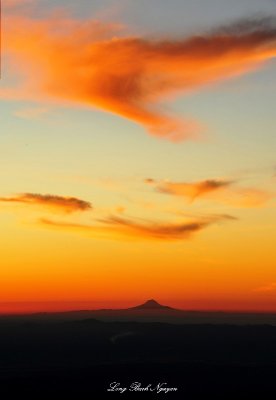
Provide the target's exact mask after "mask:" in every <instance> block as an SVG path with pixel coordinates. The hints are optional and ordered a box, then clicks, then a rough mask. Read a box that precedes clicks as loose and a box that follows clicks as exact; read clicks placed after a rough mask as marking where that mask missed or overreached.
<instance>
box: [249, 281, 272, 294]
mask: <svg viewBox="0 0 276 400" xmlns="http://www.w3.org/2000/svg"><path fill="white" fill-rule="evenodd" d="M253 291H254V292H260V293H267V292H274V291H276V282H272V283H269V284H268V285H265V286H260V287H258V288H256V289H253Z"/></svg>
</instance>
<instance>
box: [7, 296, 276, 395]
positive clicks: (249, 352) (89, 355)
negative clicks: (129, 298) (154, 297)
mask: <svg viewBox="0 0 276 400" xmlns="http://www.w3.org/2000/svg"><path fill="white" fill-rule="evenodd" d="M131 310H133V320H132V321H131V320H124V318H123V317H124V313H123V312H122V318H121V319H122V320H121V321H120V318H119V316H118V315H117V317H116V318H115V317H114V315H113V317H111V316H110V318H109V319H108V318H105V320H100V319H95V318H86V317H85V316H87V312H84V313H79V314H78V318H76V314H77V313H64V314H63V313H62V314H60V315H59V317H58V314H35V315H31V316H13V317H11V316H10V317H9V316H6V317H4V316H3V317H1V318H0V390H1V394H3V396H4V397H1V398H4V399H6V398H7V399H8V398H11V396H12V395H13V394H16V395H18V396H19V397H18V398H21V397H22V396H23V395H25V394H27V395H28V398H30V397H32V398H41V397H46V398H49V399H50V398H54V397H55V396H56V395H59V396H67V395H69V394H70V395H73V396H74V397H73V398H76V399H86V398H87V399H89V398H91V399H92V398H100V397H99V396H101V398H102V397H103V396H105V398H113V397H114V396H115V397H118V396H123V398H125V397H126V396H127V397H133V396H134V397H135V398H143V397H144V396H146V397H148V396H150V397H152V396H157V395H159V397H160V396H161V397H164V396H165V397H166V398H183V399H185V398H187V399H194V398H205V397H206V395H207V394H212V395H213V397H217V398H226V397H228V398H232V399H234V398H249V397H251V396H253V395H255V396H256V395H257V396H258V398H260V399H265V398H269V397H270V396H271V395H272V394H273V393H274V392H275V386H276V385H275V383H274V382H275V376H276V326H274V325H272V324H256V323H255V324H253V323H250V324H247V323H246V324H241V323H240V324H233V323H225V318H226V316H225V315H224V317H223V318H222V321H223V323H219V321H217V322H216V323H206V321H205V320H204V323H201V322H200V319H199V317H198V316H197V320H196V322H194V323H191V322H190V321H189V320H188V323H184V321H183V319H182V320H181V319H180V320H179V323H178V324H177V321H176V320H175V316H174V323H172V322H169V323H168V322H165V319H166V318H165V317H166V315H167V316H168V318H169V317H170V315H171V314H172V313H175V310H173V309H170V308H167V307H162V306H159V305H158V304H157V305H156V303H155V302H149V303H145V304H144V305H142V306H140V308H138V314H139V312H140V317H141V318H142V316H143V315H148V314H149V313H150V314H152V315H155V316H156V319H158V315H159V316H161V317H162V318H161V319H162V322H149V320H147V322H144V321H142V320H139V318H137V308H136V309H131ZM131 310H128V311H127V313H128V317H130V314H131ZM99 314H100V313H99ZM80 315H83V316H84V317H83V318H80ZM135 315H136V318H135ZM205 317H206V316H205ZM141 318H140V319H141ZM182 318H183V316H182ZM237 318H239V317H238V316H237ZM269 318H272V316H271V315H270V317H269ZM135 319H136V320H135ZM142 319H143V318H142ZM230 322H231V319H230ZM134 382H137V384H136V385H134V386H135V387H134V386H133V388H132V389H131V385H132V384H133V383H134ZM115 383H117V384H118V385H117V386H116V385H115ZM112 384H113V385H112ZM110 385H111V386H113V387H114V389H115V386H116V389H117V390H114V391H108V390H107V389H111V387H110ZM124 388H125V389H124ZM143 388H144V390H141V389H143ZM173 388H177V390H176V391H175V390H173ZM134 389H135V390H134ZM169 389H171V390H169ZM166 390H167V393H166ZM158 392H159V393H158ZM95 396H96V397H95ZM159 397H158V398H159Z"/></svg>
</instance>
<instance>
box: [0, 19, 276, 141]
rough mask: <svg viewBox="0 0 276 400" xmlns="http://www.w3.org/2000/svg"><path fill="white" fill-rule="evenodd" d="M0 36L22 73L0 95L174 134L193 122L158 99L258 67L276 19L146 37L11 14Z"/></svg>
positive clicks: (180, 135)
mask: <svg viewBox="0 0 276 400" xmlns="http://www.w3.org/2000/svg"><path fill="white" fill-rule="evenodd" d="M5 41H6V46H5V49H7V51H8V53H9V56H10V57H11V60H12V63H13V68H16V67H17V68H18V70H17V72H18V74H20V76H21V77H22V76H23V77H24V79H23V81H22V85H21V87H13V88H10V87H9V88H2V89H1V91H0V96H2V97H7V98H13V97H16V96H17V97H19V98H35V99H37V100H48V101H49V100H51V99H54V100H55V101H63V102H68V103H70V102H71V103H72V102H73V103H75V104H84V105H89V106H94V107H97V108H100V109H103V110H105V111H109V112H111V113H114V114H117V115H120V116H122V117H124V118H127V119H130V120H132V121H134V122H136V123H138V124H140V125H142V126H143V127H144V128H145V129H146V130H147V131H148V132H149V133H150V134H152V135H155V136H158V137H164V138H167V139H170V140H176V141H177V140H181V139H187V138H193V137H195V136H197V133H198V131H199V129H200V128H199V124H198V123H197V122H194V121H190V120H189V119H186V120H185V119H184V120H183V119H178V118H176V117H174V116H171V115H169V114H167V113H164V112H163V111H162V109H161V108H160V102H161V101H164V100H165V99H168V96H171V95H177V94H181V93H184V94H188V93H189V92H190V91H191V90H198V89H200V88H202V87H204V86H206V85H210V84H213V83H214V82H217V81H223V80H225V79H228V78H231V77H235V76H238V75H241V74H245V73H247V72H249V71H252V70H254V69H256V68H259V67H261V66H262V64H263V63H264V62H265V61H268V60H269V59H271V58H273V57H275V56H276V22H275V18H273V17H272V18H270V19H267V18H263V19H252V20H243V21H240V22H238V23H234V24H232V25H230V26H228V27H224V28H220V29H218V30H214V31H212V32H209V33H203V34H198V35H195V36H190V37H183V38H176V39H173V38H168V39H162V40H161V39H160V40H157V39H156V40H153V39H150V38H145V37H137V36H131V35H128V34H125V31H123V30H122V27H120V26H118V25H117V24H103V23H100V22H96V21H93V20H85V21H84V20H76V19H73V18H68V17H62V16H61V14H59V16H58V17H56V16H55V17H52V18H50V17H49V18H45V19H32V18H28V17H19V16H13V17H11V16H10V17H9V18H8V19H7V26H6V27H5ZM42 48H43V51H41V49H42Z"/></svg>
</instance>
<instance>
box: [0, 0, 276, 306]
mask: <svg viewBox="0 0 276 400" xmlns="http://www.w3.org/2000/svg"><path fill="white" fill-rule="evenodd" d="M230 3H231V4H230ZM275 16H276V1H274V0H242V1H241V0H233V1H231V2H229V1H226V0H208V1H205V0H171V1H169V2H168V1H165V0H164V1H163V0H147V1H146V0H141V1H135V0H120V1H111V0H109V1H108V0H93V1H89V0H81V1H78V2H76V1H73V0H72V1H71V0H67V1H65V0H59V1H58V0H55V1H49V0H47V1H46V0H29V1H28V0H25V1H24V0H6V1H5V0H3V1H2V78H1V81H0V102H1V106H0V117H1V135H0V151H1V157H0V163H1V168H0V182H1V185H0V219H1V240H0V249H1V253H0V254H1V267H0V282H1V290H0V312H6V311H26V310H27V311H32V310H46V309H54V310H57V309H71V308H80V307H92V308H95V307H125V306H129V305H134V304H136V303H140V302H142V301H144V300H146V299H147V298H155V299H156V300H158V301H160V302H161V303H167V304H169V305H172V306H176V307H181V308H186V309H223V310H260V311H264V310H274V311H276V268H275V267H276V265H275V260H276V257H275V256H276V254H275V236H276V224H275V217H276V202H275V196H276V188H275V184H276V159H275V148H276V136H275V103H276V69H275V66H276V60H275V57H276V17H275Z"/></svg>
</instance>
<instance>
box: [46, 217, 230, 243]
mask: <svg viewBox="0 0 276 400" xmlns="http://www.w3.org/2000/svg"><path fill="white" fill-rule="evenodd" d="M229 219H230V218H229V216H223V215H220V216H210V217H209V218H201V219H197V220H193V221H188V222H187V221H184V222H178V223H170V222H166V223H157V222H153V221H148V220H146V221H145V220H142V221H140V220H136V219H130V218H121V217H118V216H110V217H107V218H104V219H101V220H99V221H98V222H100V224H99V225H96V224H95V225H85V224H77V223H71V222H64V221H54V220H51V219H48V218H41V219H40V220H39V221H38V223H39V224H40V225H42V226H46V227H49V228H53V229H58V230H63V231H72V232H79V233H84V234H88V235H90V236H93V237H94V238H105V239H112V240H114V239H115V240H156V241H167V242H172V241H177V240H186V239H189V238H191V236H193V235H194V234H195V233H197V232H199V231H201V230H203V229H205V228H207V227H208V226H210V225H212V224H214V223H216V222H219V221H224V220H229ZM231 220H235V219H234V218H231Z"/></svg>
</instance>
